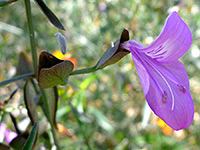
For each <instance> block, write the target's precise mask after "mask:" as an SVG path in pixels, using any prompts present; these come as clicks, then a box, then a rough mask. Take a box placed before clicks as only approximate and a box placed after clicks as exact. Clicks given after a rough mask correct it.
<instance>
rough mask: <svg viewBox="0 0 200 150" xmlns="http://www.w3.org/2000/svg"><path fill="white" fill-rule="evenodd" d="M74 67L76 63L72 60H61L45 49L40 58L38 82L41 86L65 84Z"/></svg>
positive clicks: (48, 86)
mask: <svg viewBox="0 0 200 150" xmlns="http://www.w3.org/2000/svg"><path fill="white" fill-rule="evenodd" d="M73 69H74V65H73V63H72V62H71V61H68V60H60V59H58V58H56V57H55V56H53V55H52V54H50V53H48V52H46V51H43V52H42V53H41V54H40V58H39V69H38V70H39V73H38V84H39V86H40V87H41V88H50V87H54V86H56V85H60V84H63V83H65V80H66V78H67V77H68V76H69V74H70V73H71V72H72V71H73Z"/></svg>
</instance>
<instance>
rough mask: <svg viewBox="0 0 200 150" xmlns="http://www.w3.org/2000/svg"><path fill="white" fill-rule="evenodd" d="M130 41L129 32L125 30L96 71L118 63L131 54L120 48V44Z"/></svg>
mask: <svg viewBox="0 0 200 150" xmlns="http://www.w3.org/2000/svg"><path fill="white" fill-rule="evenodd" d="M128 40H129V32H128V30H126V29H123V31H122V33H121V35H120V36H119V38H118V39H117V40H116V41H115V42H114V44H112V45H111V47H109V48H108V49H107V50H106V52H105V53H104V54H103V56H102V57H101V58H100V60H99V61H98V63H97V67H96V69H99V68H104V67H106V66H108V65H111V64H114V63H116V62H118V61H119V60H120V59H121V58H123V57H124V56H126V55H127V54H129V53H130V52H129V51H127V50H124V49H121V48H120V44H121V43H123V42H125V41H128Z"/></svg>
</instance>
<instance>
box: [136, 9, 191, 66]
mask: <svg viewBox="0 0 200 150" xmlns="http://www.w3.org/2000/svg"><path fill="white" fill-rule="evenodd" d="M191 44H192V34H191V31H190V29H189V28H188V26H187V25H186V24H185V22H184V21H183V20H182V19H181V18H180V16H179V15H178V13H177V12H173V13H171V15H170V16H169V17H168V19H167V21H166V23H165V26H164V29H163V31H162V33H161V34H160V35H159V36H158V38H157V39H156V40H155V41H154V42H153V43H152V44H151V45H149V46H147V47H145V48H142V49H140V48H138V49H136V50H138V51H140V52H144V53H146V55H148V56H150V57H151V58H154V59H155V60H157V61H159V62H163V63H167V62H173V61H176V60H178V59H179V58H181V57H182V56H183V55H184V54H185V53H186V52H187V51H188V50H189V48H190V46H191Z"/></svg>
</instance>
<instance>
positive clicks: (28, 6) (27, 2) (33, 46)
mask: <svg viewBox="0 0 200 150" xmlns="http://www.w3.org/2000/svg"><path fill="white" fill-rule="evenodd" d="M24 2H25V7H26V16H27V22H28V30H29V37H30V43H31V52H32V60H33V68H34V73H35V74H37V52H36V42H35V35H34V29H33V22H32V15H31V4H30V0H24Z"/></svg>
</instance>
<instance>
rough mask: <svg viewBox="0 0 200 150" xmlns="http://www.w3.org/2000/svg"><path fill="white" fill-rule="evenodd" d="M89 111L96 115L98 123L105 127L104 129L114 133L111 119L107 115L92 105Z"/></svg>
mask: <svg viewBox="0 0 200 150" xmlns="http://www.w3.org/2000/svg"><path fill="white" fill-rule="evenodd" d="M89 113H90V114H92V115H93V116H94V118H95V119H96V121H97V123H98V125H99V126H100V127H101V128H103V129H104V130H106V131H108V132H110V133H112V132H113V127H112V126H111V124H110V123H109V120H108V118H107V117H106V116H104V115H103V114H102V113H101V112H100V111H98V110H97V109H96V108H93V107H90V108H89Z"/></svg>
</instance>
